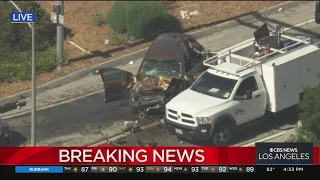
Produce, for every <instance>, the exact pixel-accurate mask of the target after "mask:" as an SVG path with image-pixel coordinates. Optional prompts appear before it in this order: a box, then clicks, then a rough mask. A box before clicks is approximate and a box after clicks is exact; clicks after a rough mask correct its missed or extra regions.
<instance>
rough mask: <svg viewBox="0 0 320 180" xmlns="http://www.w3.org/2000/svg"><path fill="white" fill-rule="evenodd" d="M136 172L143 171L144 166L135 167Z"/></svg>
mask: <svg viewBox="0 0 320 180" xmlns="http://www.w3.org/2000/svg"><path fill="white" fill-rule="evenodd" d="M136 172H144V167H136Z"/></svg>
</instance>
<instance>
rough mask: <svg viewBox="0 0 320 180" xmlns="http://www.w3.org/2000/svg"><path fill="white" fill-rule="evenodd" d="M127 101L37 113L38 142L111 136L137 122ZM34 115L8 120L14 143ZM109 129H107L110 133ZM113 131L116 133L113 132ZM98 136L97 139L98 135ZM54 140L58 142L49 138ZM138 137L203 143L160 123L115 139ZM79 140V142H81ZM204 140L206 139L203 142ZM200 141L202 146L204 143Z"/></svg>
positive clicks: (253, 132)
mask: <svg viewBox="0 0 320 180" xmlns="http://www.w3.org/2000/svg"><path fill="white" fill-rule="evenodd" d="M319 33H320V25H317V24H315V23H312V24H308V25H305V26H303V27H300V28H299V29H296V30H290V31H287V32H286V34H291V35H302V36H308V37H313V38H319ZM127 102H128V101H127V100H122V101H119V102H114V103H108V104H104V103H103V93H99V94H95V95H92V96H88V97H85V98H83V99H80V100H75V101H73V102H70V103H66V104H62V105H59V106H55V107H52V108H49V109H45V110H41V111H38V112H37V126H36V128H37V142H45V141H47V142H45V143H42V144H44V145H66V144H63V142H65V141H67V140H68V139H72V138H74V139H77V140H78V139H80V140H82V139H83V138H87V139H86V140H85V141H81V142H79V143H74V144H67V145H80V144H83V142H90V141H95V140H97V139H99V138H101V137H107V136H110V134H108V131H112V129H114V128H113V127H117V126H115V124H117V123H118V124H120V125H121V126H123V123H124V121H126V120H128V121H134V120H137V119H138V118H137V117H136V116H134V115H132V114H131V113H130V112H129V109H128V107H127ZM30 119H31V117H30V115H25V116H22V117H16V118H12V119H10V120H9V121H8V122H9V124H10V125H11V126H12V127H13V130H14V132H15V133H14V139H15V141H14V142H13V145H21V144H25V143H29V138H30ZM297 120H298V117H297V111H291V112H289V113H288V112H287V113H286V114H285V115H281V116H280V118H276V119H271V120H270V119H269V120H267V121H265V122H264V123H263V124H260V125H258V126H256V127H253V128H251V129H249V130H246V131H244V132H242V133H241V134H240V135H239V136H238V137H240V138H239V139H238V140H237V141H236V142H235V143H234V144H241V143H245V142H247V141H252V140H253V139H256V138H260V137H263V136H264V137H265V136H268V135H270V134H273V133H276V132H279V131H283V130H287V129H290V128H292V127H293V124H294V123H295V122H296V121H297ZM152 121H153V120H142V121H139V124H140V125H143V124H148V123H150V122H152ZM106 131H107V132H106ZM111 134H112V133H111ZM95 137H97V138H95ZM51 139H54V141H48V140H51ZM137 139H141V140H142V141H150V140H151V139H154V141H156V142H157V143H158V145H179V144H181V145H184V144H186V145H191V144H195V145H199V143H198V142H187V143H180V140H179V139H178V138H176V137H175V136H173V135H171V134H169V133H167V132H166V130H165V128H163V127H162V126H157V127H155V128H151V129H148V130H145V131H143V132H139V133H135V134H133V135H131V136H128V137H126V138H124V139H120V140H118V141H116V142H113V143H114V144H116V145H137ZM80 140H79V141H80ZM201 143H202V142H201ZM201 143H200V145H201Z"/></svg>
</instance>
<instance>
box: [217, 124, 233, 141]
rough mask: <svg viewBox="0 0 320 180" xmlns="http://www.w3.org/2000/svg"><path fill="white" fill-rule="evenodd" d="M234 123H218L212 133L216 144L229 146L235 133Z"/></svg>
mask: <svg viewBox="0 0 320 180" xmlns="http://www.w3.org/2000/svg"><path fill="white" fill-rule="evenodd" d="M234 129H235V128H234V125H232V124H231V123H222V124H218V126H217V127H216V129H215V130H214V132H213V135H212V144H213V145H214V146H228V145H229V143H230V141H231V139H232V136H233V134H234Z"/></svg>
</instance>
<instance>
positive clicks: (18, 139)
mask: <svg viewBox="0 0 320 180" xmlns="http://www.w3.org/2000/svg"><path fill="white" fill-rule="evenodd" d="M11 137H12V138H11V141H4V142H0V146H21V145H23V144H24V143H25V142H26V141H27V138H26V137H24V136H23V135H22V134H20V133H19V132H17V131H14V130H12V131H11Z"/></svg>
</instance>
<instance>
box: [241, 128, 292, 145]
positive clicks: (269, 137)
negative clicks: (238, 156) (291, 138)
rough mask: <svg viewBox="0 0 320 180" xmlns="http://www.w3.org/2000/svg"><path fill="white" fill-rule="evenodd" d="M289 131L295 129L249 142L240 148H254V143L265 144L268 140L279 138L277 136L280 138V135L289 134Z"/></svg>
mask: <svg viewBox="0 0 320 180" xmlns="http://www.w3.org/2000/svg"><path fill="white" fill-rule="evenodd" d="M291 131H295V129H290V130H287V131H282V132H279V133H277V134H273V135H271V136H267V137H265V138H262V139H259V140H257V141H254V142H251V143H248V144H245V145H242V146H240V147H249V146H254V145H255V143H258V142H265V141H268V140H271V139H274V138H277V137H279V136H282V135H284V134H286V133H289V132H291Z"/></svg>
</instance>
